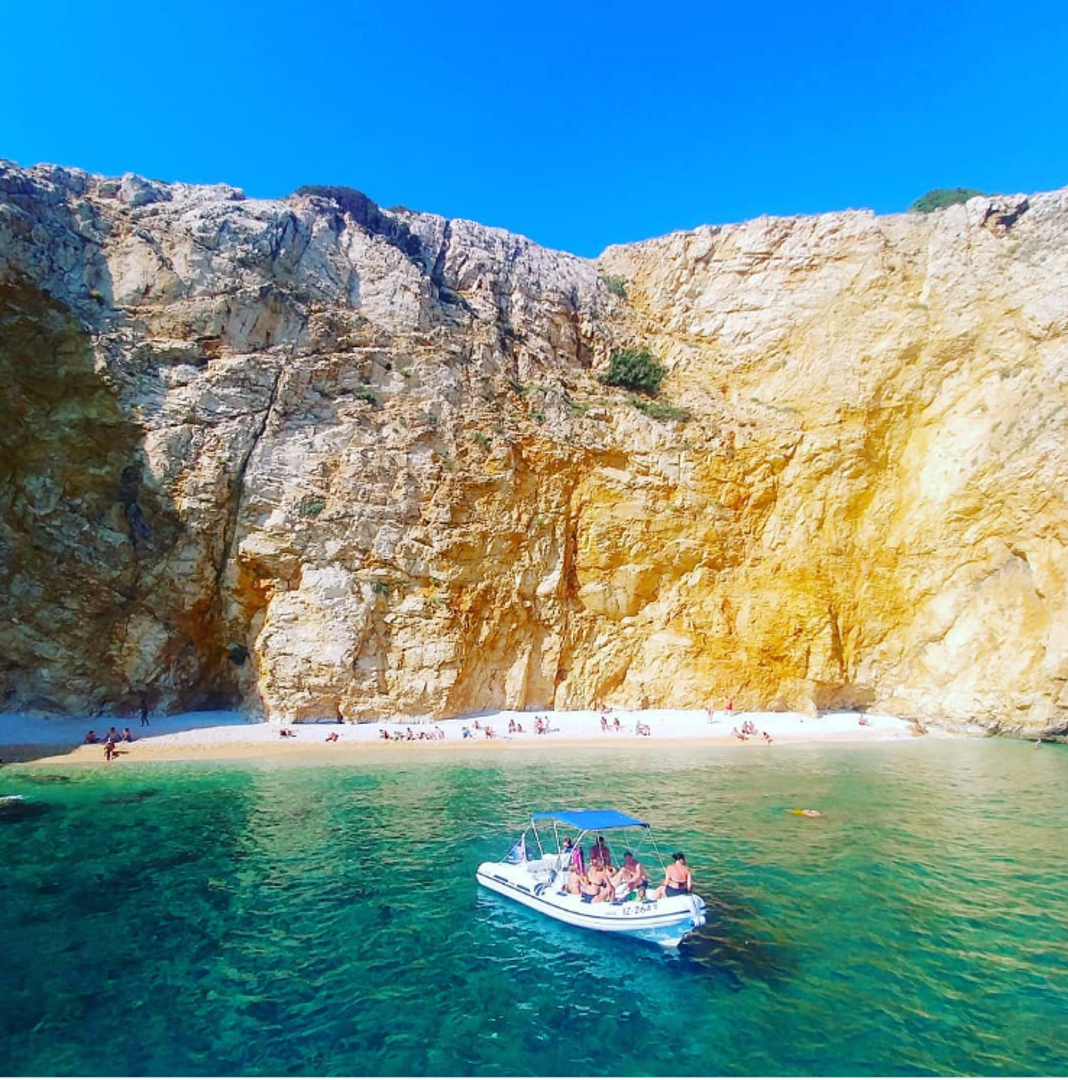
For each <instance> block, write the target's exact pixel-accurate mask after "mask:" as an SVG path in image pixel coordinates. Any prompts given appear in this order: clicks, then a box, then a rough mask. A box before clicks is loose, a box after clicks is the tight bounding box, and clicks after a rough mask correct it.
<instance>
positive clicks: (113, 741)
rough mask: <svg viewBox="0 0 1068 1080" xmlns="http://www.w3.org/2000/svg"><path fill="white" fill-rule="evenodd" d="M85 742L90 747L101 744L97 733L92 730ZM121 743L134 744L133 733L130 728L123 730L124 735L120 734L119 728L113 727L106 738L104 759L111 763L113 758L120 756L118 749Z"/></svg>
mask: <svg viewBox="0 0 1068 1080" xmlns="http://www.w3.org/2000/svg"><path fill="white" fill-rule="evenodd" d="M85 741H86V742H87V743H89V744H90V745H92V744H95V743H98V742H100V739H99V738H98V737H97V734H96V731H95V730H94V729H92V728H90V730H89V733H88V734H87V735H86V736H85ZM121 742H127V743H130V742H133V732H132V731H131V730H130V729H129V728H123V729H122V734H121V735H120V734H119V729H118V728H117V727H112V728H111V729H110V730H109V731H108V733H107V735H106V736H105V737H104V758H105V760H107V761H111V760H112V759H113V758H116V757H118V756H119V751H118V750H117V749H116V747H117V746H118V745H119V743H121Z"/></svg>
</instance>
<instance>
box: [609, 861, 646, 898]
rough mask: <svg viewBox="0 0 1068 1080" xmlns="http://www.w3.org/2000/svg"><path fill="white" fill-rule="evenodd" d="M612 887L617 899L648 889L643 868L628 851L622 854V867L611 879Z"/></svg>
mask: <svg viewBox="0 0 1068 1080" xmlns="http://www.w3.org/2000/svg"><path fill="white" fill-rule="evenodd" d="M612 885H613V886H614V887H615V891H616V897H617V898H622V897H624V896H628V895H629V894H630V893H632V892H637V891H639V890H641V889H647V888H648V887H649V879H648V877H647V876H646V873H645V867H644V866H642V864H641V863H640V862H638V860H637V859H636V858H634V856H633V855H632V854H631V853H630V852H629V851H627V852H625V853H624V855H623V865H622V866H621V867H620V868H619V872H618V873H617V874H616V876H615V877H614V878H612Z"/></svg>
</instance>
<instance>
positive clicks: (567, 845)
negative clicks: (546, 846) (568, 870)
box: [556, 836, 575, 870]
mask: <svg viewBox="0 0 1068 1080" xmlns="http://www.w3.org/2000/svg"><path fill="white" fill-rule="evenodd" d="M574 847H575V841H574V840H572V839H571V837H570V836H565V837H564V840H563V843H562V844H561V845H560V855H559V856H558V858H557V860H556V865H557V867H558V868H559V869H561V870H563V869H564V867H565V866H570V865H571V852H572V850H573V849H574Z"/></svg>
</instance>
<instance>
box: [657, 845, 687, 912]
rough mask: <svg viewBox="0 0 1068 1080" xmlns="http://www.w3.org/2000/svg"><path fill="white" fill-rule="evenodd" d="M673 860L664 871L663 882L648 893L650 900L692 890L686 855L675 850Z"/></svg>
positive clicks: (684, 894)
mask: <svg viewBox="0 0 1068 1080" xmlns="http://www.w3.org/2000/svg"><path fill="white" fill-rule="evenodd" d="M671 857H672V858H673V859H674V860H675V861H674V862H673V863H672V864H671V865H670V866H669V867H668V868H667V869H666V870H665V871H664V884H663V885H661V886H660V887H659V888H657V889H654V890H653V891H652V892H651V893H650V894H649V899H650V900H663V899H664V897H665V896H687V895H688V894H689V893H691V892H693V873H692V872H691V871H690V868H689V867H688V866H687V865H686V856H685V855H683V853H682V852H681V851H676V852H675V853H674V854H673V855H672V856H671Z"/></svg>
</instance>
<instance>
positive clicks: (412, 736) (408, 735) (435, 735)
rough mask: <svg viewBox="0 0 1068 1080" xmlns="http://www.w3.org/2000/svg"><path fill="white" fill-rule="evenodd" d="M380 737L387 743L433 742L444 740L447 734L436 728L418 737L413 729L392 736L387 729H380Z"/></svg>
mask: <svg viewBox="0 0 1068 1080" xmlns="http://www.w3.org/2000/svg"><path fill="white" fill-rule="evenodd" d="M378 737H379V738H380V739H385V740H386V742H416V741H417V740H422V739H430V741H431V742H433V741H434V740H435V739H444V738H445V732H444V731H442V730H441V728H439V727H437V726H435V727H434V728H433V729H432V730H431V731H420V732H419V734H418V735H416V733H415V732H414V731H412V729H411V728H408V729H407V730H405V731H403V732H401V731H394V732H393V734H392V735H391V734H390V733H389V732H388V731H386V729H385V728H379V729H378Z"/></svg>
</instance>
